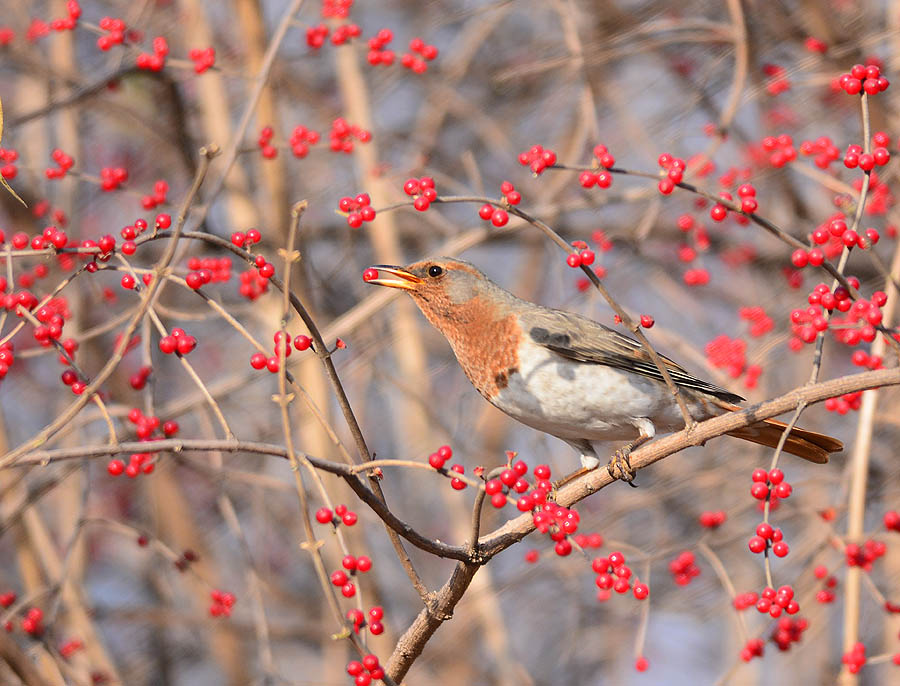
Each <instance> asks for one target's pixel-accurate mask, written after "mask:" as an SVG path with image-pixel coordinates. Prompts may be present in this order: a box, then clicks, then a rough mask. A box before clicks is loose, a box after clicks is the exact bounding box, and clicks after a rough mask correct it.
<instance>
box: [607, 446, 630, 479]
mask: <svg viewBox="0 0 900 686" xmlns="http://www.w3.org/2000/svg"><path fill="white" fill-rule="evenodd" d="M630 455H631V446H630V445H626V446H624V447H622V448H619V449H618V450H617V451H616V453H615V455H613V458H612V459H611V460H610V461H609V462H608V463H607V465H606V471H607V472H609V475H610V476H611V477H612V478H613V479H621V480H622V481H624V482H625V483H626V484H628V485H629V486H631V487H632V488H637V485H635V483H634V477H635V474H636V472H635V471H634V469H632V467H631V461H630V460H629V456H630Z"/></svg>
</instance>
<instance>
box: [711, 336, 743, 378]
mask: <svg viewBox="0 0 900 686" xmlns="http://www.w3.org/2000/svg"><path fill="white" fill-rule="evenodd" d="M703 351H704V352H705V353H706V361H707V362H708V363H709V364H710V365H711V366H713V367H715V368H716V369H724V370H725V371H727V372H728V375H729V376H730V377H731V378H732V379H737V378H738V377H740V376H741V374H743V373H744V370H745V369H746V366H747V356H746V352H747V343H746V341H744V340H743V339H742V338H731V337H730V336H728V335H727V334H722V335H720V336H716V337H715V338H714V339H713V340H711V341H710V342H709V343H707V344H706V345H705V346H704V348H703Z"/></svg>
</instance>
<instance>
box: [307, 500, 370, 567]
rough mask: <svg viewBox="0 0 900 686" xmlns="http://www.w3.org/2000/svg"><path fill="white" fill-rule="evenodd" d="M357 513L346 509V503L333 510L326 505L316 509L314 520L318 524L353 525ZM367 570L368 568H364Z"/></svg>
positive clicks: (356, 519) (356, 518)
mask: <svg viewBox="0 0 900 686" xmlns="http://www.w3.org/2000/svg"><path fill="white" fill-rule="evenodd" d="M358 519H359V518H358V517H357V514H356V513H355V512H354V511H353V510H349V509H347V506H346V505H338V506H336V507H335V508H334V512H332V511H331V510H329V509H328V508H327V507H320V508H319V509H318V510H316V521H317V522H319V524H331V525H332V526H337V525H338V524H343V525H344V526H353V525H354V524H356V522H357V521H358ZM365 571H368V570H365Z"/></svg>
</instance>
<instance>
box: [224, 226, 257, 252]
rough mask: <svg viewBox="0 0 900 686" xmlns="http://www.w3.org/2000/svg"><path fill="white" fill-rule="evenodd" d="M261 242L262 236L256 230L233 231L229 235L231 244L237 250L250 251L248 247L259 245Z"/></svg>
mask: <svg viewBox="0 0 900 686" xmlns="http://www.w3.org/2000/svg"><path fill="white" fill-rule="evenodd" d="M261 240H262V234H261V233H260V232H259V231H258V230H257V229H247V232H246V233H244V232H243V231H235V232H234V233H233V234H231V243H232V244H233V245H236V246H237V247H239V248H245V249H247V250H250V246H252V245H253V244H254V243H259V242H260V241H261Z"/></svg>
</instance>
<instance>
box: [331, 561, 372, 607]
mask: <svg viewBox="0 0 900 686" xmlns="http://www.w3.org/2000/svg"><path fill="white" fill-rule="evenodd" d="M341 566H342V567H343V568H344V569H346V570H347V571H346V572H345V571H344V569H338V570H337V571H335V572H332V573H331V583H332V584H334V585H335V586H340V587H341V595H343V596H344V597H345V598H352V597H353V596H355V595H356V584H354V583H353V582H352V581H350V578H351V577H355V576H356V573H357V572H359V573H361V574H365V573H366V572H368V571H369V570H370V569H372V559H371V558H370V557H368V556H366V555H360V556H359V557H354V556H353V555H345V556H344V559H343V560H341ZM347 572H349V573H350V576H349V577H348V575H347Z"/></svg>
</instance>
